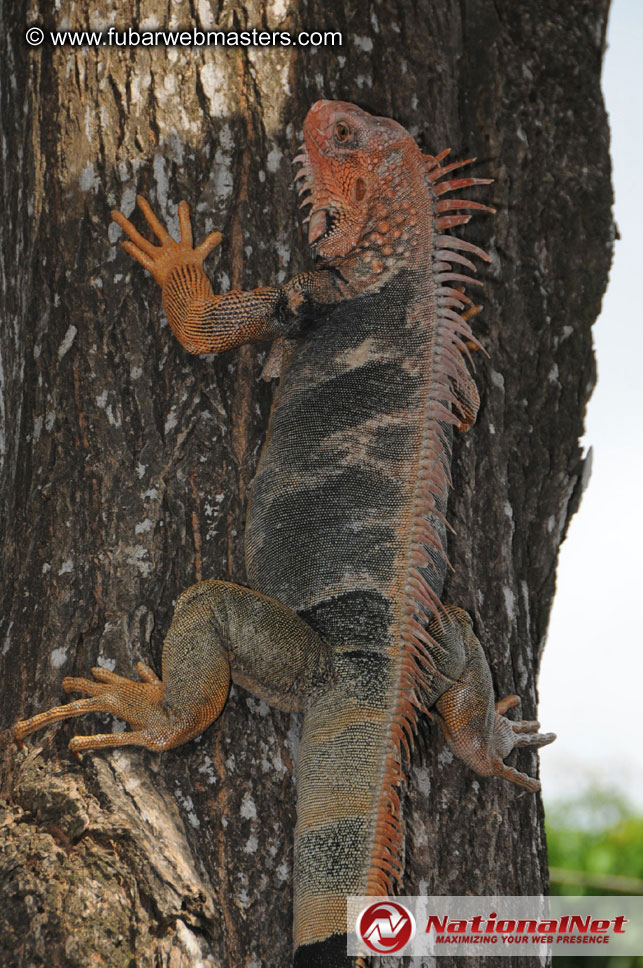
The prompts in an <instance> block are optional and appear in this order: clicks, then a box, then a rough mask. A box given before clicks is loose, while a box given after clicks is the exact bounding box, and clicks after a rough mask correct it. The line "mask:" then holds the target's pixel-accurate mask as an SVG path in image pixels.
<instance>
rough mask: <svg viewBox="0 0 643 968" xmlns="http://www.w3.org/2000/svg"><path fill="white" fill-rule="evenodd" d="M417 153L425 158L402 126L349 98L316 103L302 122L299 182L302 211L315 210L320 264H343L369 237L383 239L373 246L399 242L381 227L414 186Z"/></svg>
mask: <svg viewBox="0 0 643 968" xmlns="http://www.w3.org/2000/svg"><path fill="white" fill-rule="evenodd" d="M412 155H415V156H419V155H420V152H419V149H418V147H417V145H416V144H415V142H414V141H413V138H412V137H411V135H410V134H409V133H408V131H405V130H404V128H403V127H402V126H401V125H400V124H398V123H397V122H396V121H392V120H390V119H389V118H377V117H373V116H372V115H370V114H367V113H366V112H365V111H362V110H361V108H358V107H356V105H354V104H347V103H346V102H344V101H317V102H316V104H313V106H312V108H311V109H310V111H309V112H308V114H307V115H306V119H305V121H304V147H303V149H302V151H301V153H300V154H299V155H298V156H297V158H296V159H295V162H298V163H299V164H300V165H301V168H300V170H299V171H298V173H297V175H296V176H295V182H296V183H297V182H299V183H300V184H299V185H298V188H299V192H300V194H301V195H302V196H303V201H302V203H301V206H302V207H303V206H304V205H305V204H310V205H311V210H310V213H309V215H308V216H307V218H306V220H305V221H307V222H308V243H309V245H310V246H311V248H312V250H313V254H314V256H315V257H316V258H317V259H320V260H322V261H326V260H335V259H338V258H340V259H341V258H342V257H343V256H345V255H347V254H348V253H349V252H352V251H354V250H355V248H356V247H358V246H359V244H360V240H362V241H364V237H365V235H366V236H368V233H369V232H370V234H371V235H374V236H375V235H377V236H378V238H377V239H376V238H373V239H372V240H370V241H371V243H374V242H378V241H379V243H380V244H381V245H384V244H386V243H387V242H389V241H393V240H392V239H385V238H384V235H386V234H387V233H386V232H383V233H378V232H377V230H376V228H375V226H376V225H378V224H379V225H380V227H381V228H382V229H386V227H387V226H388V224H389V223H388V222H387V218H388V217H389V215H390V213H391V211H392V210H393V209H394V208H395V209H397V208H399V205H400V202H401V200H402V199H404V198H406V197H408V195H409V194H410V193H411V192H412V190H413V188H414V186H413V185H408V184H406V181H407V179H408V172H409V169H411V171H412V170H413V167H415V166H413V164H412V159H411V157H410V156H412ZM405 207H406V206H405ZM378 219H379V222H378ZM369 238H370V236H369ZM392 251H393V250H392V249H391V254H392Z"/></svg>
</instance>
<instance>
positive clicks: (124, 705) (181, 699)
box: [14, 581, 329, 753]
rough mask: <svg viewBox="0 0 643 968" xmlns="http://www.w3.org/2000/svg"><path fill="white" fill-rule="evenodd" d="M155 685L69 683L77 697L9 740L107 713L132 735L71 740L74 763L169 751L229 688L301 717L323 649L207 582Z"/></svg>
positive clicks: (176, 628)
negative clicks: (98, 754)
mask: <svg viewBox="0 0 643 968" xmlns="http://www.w3.org/2000/svg"><path fill="white" fill-rule="evenodd" d="M162 664H163V675H162V678H161V679H159V678H158V677H157V676H156V674H155V673H154V672H153V670H152V669H150V668H149V666H146V665H145V664H144V663H142V662H139V664H138V667H137V668H138V673H139V676H140V677H141V680H142V681H141V682H134V681H132V680H130V679H126V678H124V677H123V676H119V675H117V674H116V673H114V672H111V671H109V670H108V669H103V668H95V669H93V670H92V673H93V675H94V680H91V679H82V678H81V679H78V678H70V677H68V678H66V679H65V680H64V681H63V688H64V690H65V692H84V693H86V694H87V695H88V698H86V699H76V700H74V701H72V702H70V703H67V704H66V705H64V706H56V707H54V708H53V709H49V710H47V711H46V712H43V713H39V714H38V715H37V716H34V717H32V718H31V719H27V720H24V721H23V722H20V723H18V724H17V726H16V727H15V729H14V737H15V738H16V740H17V741H18V742H21V741H22V740H23V739H24V737H25V736H28V735H29V734H30V733H32V732H34V731H35V730H37V729H41V728H42V727H43V726H47V725H49V723H53V722H57V721H58V720H61V719H67V718H69V717H72V716H82V715H84V714H85V713H89V712H108V713H112V714H113V715H115V716H118V717H119V718H120V719H123V720H125V722H127V723H128V724H129V725H130V726H131V727H132V731H131V732H123V733H105V734H99V735H95V736H74V737H73V739H72V740H71V741H70V743H69V748H70V749H71V750H72V752H74V753H79V752H80V751H82V750H89V749H97V748H100V747H107V746H125V745H129V746H132V745H133V746H144V747H146V748H147V749H150V750H156V751H160V750H166V749H171V748H172V747H174V746H179V745H180V744H181V743H185V742H186V741H187V740H189V739H193V738H194V737H195V736H198V735H199V734H200V733H202V732H203V731H204V730H205V729H206V728H207V727H208V726H209V725H210V723H212V722H213V721H214V720H215V719H216V718H217V717H218V716H219V714H220V712H221V710H222V709H223V706H224V705H225V702H226V699H227V696H228V690H229V687H230V679H231V678H232V679H233V680H234V681H236V682H239V683H240V684H241V685H243V686H244V687H247V688H249V689H250V690H251V691H253V692H255V693H256V694H257V695H259V696H260V697H262V698H264V699H266V700H267V701H269V702H271V703H272V704H273V705H277V706H279V707H280V708H285V709H294V708H298V707H299V703H300V699H301V696H302V695H303V694H304V693H305V692H306V690H307V689H308V687H309V685H310V683H311V682H318V681H320V679H321V680H323V677H324V675H325V674H326V672H327V667H328V666H329V650H328V646H327V645H326V643H325V642H324V641H323V640H322V639H320V638H319V636H318V635H317V634H316V633H315V632H314V631H313V630H312V629H311V628H310V627H309V626H308V625H307V624H306V623H305V622H304V621H303V620H302V619H300V618H299V617H298V616H297V615H296V614H295V613H294V612H293V611H292V610H291V609H289V608H286V607H285V606H284V605H281V604H280V603H279V602H276V601H274V600H273V599H270V598H268V597H267V596H265V595H260V594H258V593H257V592H253V591H251V590H250V589H247V588H242V587H241V586H240V585H233V584H230V583H228V582H221V581H205V582H200V583H199V584H197V585H194V586H192V588H189V589H188V590H187V591H186V592H184V593H183V595H181V596H180V598H179V600H178V602H177V606H176V610H175V613H174V617H173V619H172V624H171V626H170V630H169V632H168V634H167V637H166V639H165V644H164V646H163V660H162Z"/></svg>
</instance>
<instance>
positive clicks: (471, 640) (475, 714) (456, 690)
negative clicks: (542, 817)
mask: <svg viewBox="0 0 643 968" xmlns="http://www.w3.org/2000/svg"><path fill="white" fill-rule="evenodd" d="M429 632H430V633H431V635H432V636H433V638H434V639H435V640H436V641H437V642H438V644H439V645H441V646H442V647H443V648H445V649H446V651H447V652H448V654H449V655H451V656H453V655H454V654H456V653H458V652H459V653H461V654H462V659H463V660H464V664H463V669H462V672H461V673H460V675H459V676H458V678H457V680H456V681H455V682H454V683H453V684H452V685H451V686H449V687H448V688H447V689H446V690H445V691H444V692H443V693H442V695H441V696H440V698H439V699H438V700H437V702H436V704H435V705H436V710H437V713H438V718H439V721H440V725H441V727H442V732H443V733H444V737H445V739H446V741H447V743H448V744H449V747H450V748H451V750H452V752H453V753H455V755H456V756H457V757H458V758H459V759H461V760H463V761H464V762H465V763H466V764H467V765H468V766H470V767H471V769H472V770H474V771H475V772H476V773H478V774H479V775H480V776H499V777H502V778H503V779H505V780H510V781H511V782H512V783H515V784H517V785H518V786H522V787H524V788H525V789H527V790H530V791H531V792H535V791H536V790H539V789H540V783H539V782H538V780H535V779H534V778H533V777H530V776H527V774H526V773H520V772H519V771H518V770H516V769H514V768H513V767H512V766H508V765H507V764H506V763H504V762H503V761H504V759H505V757H506V756H508V755H509V753H511V751H512V750H513V749H514V748H515V747H518V746H545V745H546V744H547V743H553V741H554V740H555V739H556V734H555V733H539V732H538V729H539V728H540V724H539V723H538V722H536V721H535V720H517V721H512V720H509V719H506V718H505V716H504V715H503V714H504V713H505V712H506V711H507V710H508V709H511V708H512V707H513V706H517V705H518V703H519V702H520V700H519V698H518V696H513V695H512V696H505V698H504V699H501V700H499V701H498V702H497V703H494V695H493V684H492V681H491V672H490V671H489V666H488V665H487V660H486V658H485V655H484V652H483V650H482V646H481V645H480V642H479V641H478V639H477V638H476V636H475V635H474V633H473V628H472V625H471V619H470V618H469V616H468V615H467V613H466V612H464V611H463V610H462V609H461V608H455V607H454V606H447V608H446V609H445V610H444V613H443V615H441V616H440V617H439V618H435V619H434V620H433V621H432V622H431V624H430V626H429Z"/></svg>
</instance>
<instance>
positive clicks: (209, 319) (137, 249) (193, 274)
mask: <svg viewBox="0 0 643 968" xmlns="http://www.w3.org/2000/svg"><path fill="white" fill-rule="evenodd" d="M137 202H138V205H139V208H140V209H141V211H142V212H143V215H144V216H145V219H146V221H147V223H148V225H149V226H150V228H151V229H152V231H153V232H154V234H155V235H156V237H157V239H158V240H159V242H160V245H154V243H152V242H150V241H149V240H148V239H146V238H145V237H144V236H143V235H141V233H140V232H139V231H138V229H136V227H135V226H134V225H133V224H132V222H130V221H129V219H127V218H126V217H125V216H124V215H123V213H122V212H118V211H113V212H112V219H113V220H114V221H115V222H116V223H117V224H118V225H120V227H121V228H122V229H123V231H124V232H125V234H126V235H127V237H128V239H129V241H127V242H124V243H123V248H124V249H125V251H126V252H128V253H129V254H130V255H131V256H132V257H133V258H134V259H136V260H137V262H140V264H141V265H142V266H143V267H144V268H145V269H147V270H148V272H150V273H151V275H152V276H153V277H154V279H156V281H157V282H158V284H159V286H161V289H162V299H163V307H164V309H165V312H166V315H167V318H168V321H169V323H170V326H171V328H172V332H173V333H174V335H175V336H176V338H177V339H178V340H179V342H180V343H181V345H182V346H183V347H184V348H185V349H186V350H187V351H188V352H189V353H195V354H198V353H222V352H224V351H225V350H229V349H232V348H233V347H235V346H240V345H242V344H243V343H251V342H255V341H257V340H272V339H276V338H279V337H284V336H289V335H296V331H297V326H298V322H299V321H300V317H302V311H303V308H304V306H305V304H306V303H307V302H318V303H324V302H334V301H336V300H338V299H340V298H341V293H340V291H339V288H338V286H337V282H336V279H335V277H334V275H333V274H332V273H331V272H329V271H326V270H318V271H315V272H303V273H300V274H299V275H298V276H295V277H294V278H293V279H291V280H290V282H288V283H287V284H286V285H285V286H282V287H279V288H276V287H274V286H262V287H261V288H259V289H253V290H251V291H248V292H243V291H241V290H232V291H230V292H226V293H220V294H217V293H215V292H214V290H213V289H212V285H211V284H210V281H209V279H208V277H207V276H206V274H205V272H204V270H203V262H204V260H205V259H206V257H207V256H208V255H209V254H210V252H212V250H213V249H214V248H216V246H218V245H219V243H220V242H221V233H220V232H210V234H209V235H208V236H207V237H206V238H205V240H204V241H203V242H202V243H201V244H200V245H199V246H197V247H196V248H194V246H193V244H192V225H191V221H190V208H189V206H188V203H187V202H180V203H179V209H178V210H179V224H180V227H181V238H180V240H179V241H178V242H177V241H176V240H175V239H173V238H172V236H171V235H170V234H169V232H168V231H167V229H166V228H165V226H164V225H163V224H162V223H161V222H160V221H159V219H158V218H157V217H156V215H155V214H154V212H153V211H152V209H151V207H150V205H149V203H148V202H147V201H146V199H145V198H143V196H142V195H138V196H137Z"/></svg>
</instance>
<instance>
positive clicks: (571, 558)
mask: <svg viewBox="0 0 643 968" xmlns="http://www.w3.org/2000/svg"><path fill="white" fill-rule="evenodd" d="M608 45H609V47H608V51H607V55H606V59H605V64H604V68H603V91H604V96H605V101H606V105H607V110H608V113H609V117H610V127H611V136H612V161H613V181H614V191H615V196H616V202H615V211H614V214H615V218H616V222H617V224H618V229H619V233H620V236H621V239H620V241H617V242H616V247H615V258H614V263H613V265H612V271H611V273H610V282H609V287H608V291H607V294H606V296H605V298H604V300H603V311H602V313H601V316H600V318H599V320H598V322H597V323H596V326H595V328H594V341H595V349H596V354H597V359H598V384H597V387H596V389H595V391H594V395H593V397H592V399H591V401H590V404H589V407H588V411H587V420H586V435H585V438H584V441H583V443H584V444H585V447H586V448H587V447H590V446H591V447H592V450H593V469H592V477H591V480H590V484H589V487H588V489H587V491H586V493H585V495H584V497H583V501H582V504H581V508H580V511H579V512H578V514H577V515H576V517H575V518H574V519H573V520H572V523H571V525H570V530H569V533H568V537H567V540H566V541H565V543H564V544H563V546H562V549H561V555H560V561H559V566H558V590H557V593H556V598H555V601H554V609H553V612H552V618H551V624H550V630H549V636H548V640H547V646H546V649H545V656H544V659H543V665H542V671H541V677H540V683H539V691H540V709H539V715H540V719H541V722H542V724H543V727H544V728H545V729H547V730H554V731H555V732H557V733H558V737H559V738H558V740H557V741H556V743H555V744H554V745H553V746H549V747H546V748H545V749H544V750H543V751H542V753H541V776H542V781H543V793H544V796H545V800H546V801H548V800H549V801H551V800H552V799H555V798H557V797H559V796H566V795H573V794H574V793H575V792H580V791H582V789H583V787H584V786H585V785H586V784H587V782H591V781H593V782H595V783H598V784H600V785H601V786H609V787H612V788H616V789H618V790H621V791H624V792H625V793H627V794H628V795H629V797H630V798H631V800H632V801H633V802H634V803H636V804H637V805H638V806H639V807H643V721H642V715H641V714H642V712H643V693H642V689H643V631H642V625H643V607H642V601H643V594H642V586H643V567H642V566H641V560H642V556H643V402H642V401H643V393H642V391H641V388H642V387H643V305H642V301H643V296H641V297H640V296H639V294H638V291H637V290H638V286H637V279H638V272H640V271H641V263H642V262H643V239H642V238H641V235H643V204H642V199H643V190H642V189H641V186H640V183H639V180H640V172H641V168H642V165H643V71H642V70H641V63H642V61H643V2H641V0H613V4H612V10H611V14H610V23H609V31H608ZM589 161H590V163H591V159H589ZM640 300H641V301H640Z"/></svg>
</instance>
